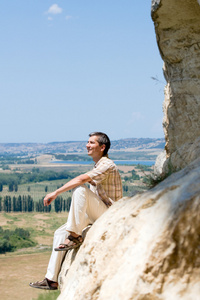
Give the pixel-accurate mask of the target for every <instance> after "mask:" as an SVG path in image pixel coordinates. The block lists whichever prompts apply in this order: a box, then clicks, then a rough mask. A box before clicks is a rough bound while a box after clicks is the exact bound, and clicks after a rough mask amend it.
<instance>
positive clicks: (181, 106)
mask: <svg viewBox="0 0 200 300" xmlns="http://www.w3.org/2000/svg"><path fill="white" fill-rule="evenodd" d="M199 2H200V1H197V0H176V1H174V0H153V1H152V19H153V21H154V25H155V31H156V36H157V42H158V47H159V49H160V54H161V56H162V59H163V60H164V75H165V78H166V81H167V85H166V88H165V100H164V120H163V126H164V132H165V139H166V147H165V148H166V158H169V157H171V155H172V154H173V153H175V154H174V155H175V156H176V157H178V156H179V161H180V157H181V156H182V155H183V154H184V151H185V149H187V148H188V147H189V146H190V145H191V144H193V143H194V141H195V140H197V139H198V138H199V137H200V121H199V116H200V5H199ZM198 147H199V146H198ZM182 151H183V152H182ZM197 157H198V156H197V153H195V151H194V152H193V155H192V156H187V158H188V159H189V160H188V161H185V163H186V165H187V164H189V163H190V162H191V160H190V158H197ZM180 167H182V166H180ZM178 168H179V166H178Z"/></svg>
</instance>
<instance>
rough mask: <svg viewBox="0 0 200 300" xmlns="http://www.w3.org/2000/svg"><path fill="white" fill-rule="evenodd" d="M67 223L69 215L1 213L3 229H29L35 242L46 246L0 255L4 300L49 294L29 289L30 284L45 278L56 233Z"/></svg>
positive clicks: (29, 298) (0, 218)
mask: <svg viewBox="0 0 200 300" xmlns="http://www.w3.org/2000/svg"><path fill="white" fill-rule="evenodd" d="M66 220H67V213H59V214H56V213H50V214H47V213H44V214H42V213H41V214H39V213H10V214H5V213H0V226H2V227H3V228H4V229H6V228H7V229H14V228H16V227H22V228H24V229H29V230H30V231H31V234H32V236H33V237H34V239H35V240H36V241H37V242H38V243H39V244H42V245H43V246H41V245H40V246H38V247H34V248H28V249H21V250H19V251H17V252H13V253H6V254H1V255H0V266H1V272H0V290H1V299H3V300H13V299H15V300H22V299H26V300H32V299H37V298H38V295H41V294H47V295H48V293H50V292H48V291H41V290H38V289H33V288H31V287H29V282H32V281H37V280H42V279H43V278H44V276H45V273H46V268H47V264H48V261H49V257H50V253H51V245H52V241H53V233H54V231H55V229H56V228H58V227H59V226H61V225H62V224H64V223H65V222H66Z"/></svg>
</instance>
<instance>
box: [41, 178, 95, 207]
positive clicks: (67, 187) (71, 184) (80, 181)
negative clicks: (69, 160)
mask: <svg viewBox="0 0 200 300" xmlns="http://www.w3.org/2000/svg"><path fill="white" fill-rule="evenodd" d="M90 180H91V178H90V177H89V176H88V175H87V174H82V175H79V176H77V177H75V178H73V179H72V180H70V181H69V182H67V183H66V184H65V185H63V186H62V187H60V188H59V189H57V190H56V191H54V192H52V193H49V194H47V195H46V197H45V198H44V200H43V201H44V206H48V205H49V204H51V202H52V201H53V200H55V199H56V198H57V197H58V195H60V194H62V193H64V192H67V191H69V190H71V189H73V188H75V187H77V186H79V185H82V184H84V183H86V182H89V181H90Z"/></svg>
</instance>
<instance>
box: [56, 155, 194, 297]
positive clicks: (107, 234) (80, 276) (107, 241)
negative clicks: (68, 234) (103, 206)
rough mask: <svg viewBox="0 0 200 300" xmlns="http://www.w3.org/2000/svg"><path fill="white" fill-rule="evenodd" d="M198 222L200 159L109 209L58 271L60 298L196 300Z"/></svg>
mask: <svg viewBox="0 0 200 300" xmlns="http://www.w3.org/2000/svg"><path fill="white" fill-rule="evenodd" d="M199 220H200V159H199V160H196V161H195V162H194V163H192V164H191V165H190V166H188V167H186V168H185V169H183V170H182V171H179V172H177V173H174V174H173V175H171V176H170V177H169V178H168V179H166V180H165V181H164V182H162V183H161V184H160V185H158V186H157V187H156V188H154V189H152V190H149V191H148V192H145V193H144V194H142V195H136V196H135V197H133V198H131V199H128V198H126V199H122V200H120V201H118V202H117V203H115V204H114V205H113V206H112V207H110V208H109V210H108V211H107V212H106V213H105V214H104V215H102V216H101V218H99V219H98V220H97V221H96V222H95V224H94V225H93V226H92V228H91V229H90V230H89V232H88V234H87V236H86V240H85V241H84V244H83V245H82V246H81V248H80V250H79V251H78V253H77V256H76V259H75V260H74V261H73V263H72V265H71V268H70V269H69V271H68V272H66V270H62V274H63V275H62V276H63V278H62V280H63V282H64V284H63V287H62V293H61V295H60V296H59V297H58V299H59V300H62V299H63V300H64V299H65V300H96V299H101V300H107V299H109V300H118V299H119V300H130V299H135V300H157V299H163V300H164V299H165V300H170V299H173V300H178V299H180V300H198V299H199V295H200V222H199ZM63 267H64V265H63ZM67 269H68V264H67ZM65 275H66V276H65Z"/></svg>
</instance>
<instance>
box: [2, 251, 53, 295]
mask: <svg viewBox="0 0 200 300" xmlns="http://www.w3.org/2000/svg"><path fill="white" fill-rule="evenodd" d="M49 256H50V253H49V252H45V253H36V254H29V255H28V254H24V255H16V254H15V255H7V254H6V255H0V265H1V272H0V290H1V299H2V300H13V299H15V300H22V299H26V300H32V299H33V298H35V299H37V297H38V295H39V294H41V293H48V292H47V291H41V290H38V289H33V288H31V287H29V282H32V281H37V280H41V279H43V278H44V275H45V273H46V268H47V264H48V261H49Z"/></svg>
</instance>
